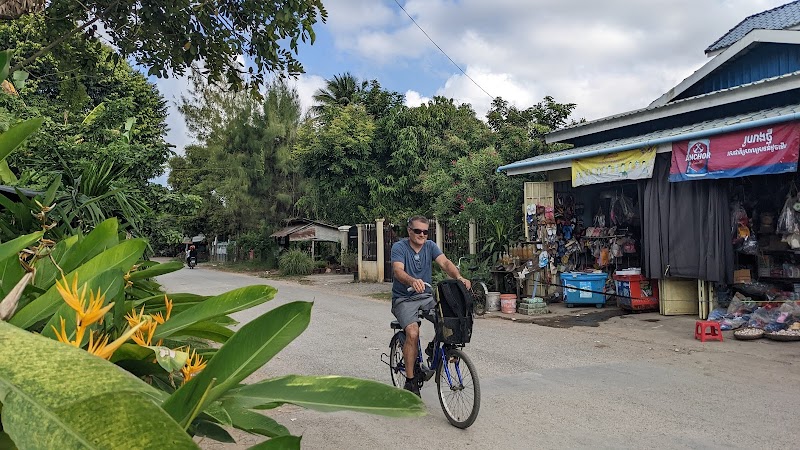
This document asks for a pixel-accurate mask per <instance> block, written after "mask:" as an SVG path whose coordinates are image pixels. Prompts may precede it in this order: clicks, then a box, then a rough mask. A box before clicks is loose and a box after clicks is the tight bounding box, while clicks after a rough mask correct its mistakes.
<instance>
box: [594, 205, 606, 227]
mask: <svg viewBox="0 0 800 450" xmlns="http://www.w3.org/2000/svg"><path fill="white" fill-rule="evenodd" d="M592 223H593V224H594V226H595V227H599V228H603V227H605V226H606V215H605V214H604V213H603V208H599V209H598V210H597V214H595V215H594V220H593V222H592Z"/></svg>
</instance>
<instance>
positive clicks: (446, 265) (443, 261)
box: [434, 253, 472, 289]
mask: <svg viewBox="0 0 800 450" xmlns="http://www.w3.org/2000/svg"><path fill="white" fill-rule="evenodd" d="M434 261H436V264H439V267H441V268H442V270H444V273H446V274H448V275H450V277H451V278H455V279H456V280H458V281H460V282H462V283H464V286H466V287H467V289H471V288H472V283H470V281H469V280H468V279H466V278H464V277H462V276H461V272H459V271H458V267H456V265H455V264H453V261H450V260H449V259H448V258H447V256H444V253H442V254H441V255H439V256H438V257H437V258H436V259H435V260H434Z"/></svg>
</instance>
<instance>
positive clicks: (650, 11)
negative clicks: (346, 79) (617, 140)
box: [328, 0, 787, 119]
mask: <svg viewBox="0 0 800 450" xmlns="http://www.w3.org/2000/svg"><path fill="white" fill-rule="evenodd" d="M786 1H787V0H706V1H702V2H698V1H696V0H649V1H646V2H631V1H630V0H607V1H603V2H597V1H594V0H570V1H563V0H492V1H491V2H487V1H485V0H460V1H453V0H407V1H405V2H401V3H403V5H404V7H405V9H406V10H407V11H408V12H409V13H410V14H411V15H412V17H414V19H415V20H416V22H417V23H418V24H419V25H420V26H421V27H422V28H423V29H424V30H425V31H426V32H427V33H428V35H430V36H431V38H432V39H433V40H434V41H435V42H436V43H437V44H439V46H441V47H442V49H444V51H445V52H447V54H448V55H449V56H450V57H451V58H452V59H453V60H454V61H455V62H456V64H458V65H459V66H460V67H461V68H463V69H465V70H466V71H467V73H468V74H469V75H470V76H471V77H473V78H474V79H475V80H476V81H477V82H478V83H479V84H480V85H481V86H483V87H484V88H485V89H486V90H487V91H489V92H490V93H491V94H492V95H495V96H497V95H500V96H503V97H504V98H506V99H507V100H509V101H512V102H514V103H516V104H517V106H520V107H527V106H530V105H532V104H535V103H536V102H538V101H539V100H541V98H542V97H543V96H545V95H552V96H553V97H554V98H555V100H556V101H558V102H563V103H567V102H573V103H577V104H578V107H577V110H576V114H575V115H576V117H585V118H587V119H594V118H598V117H601V116H605V115H611V114H617V113H620V112H624V111H627V110H630V109H636V108H642V107H645V106H647V105H648V104H649V103H650V102H651V101H652V100H654V99H656V98H657V97H659V96H660V95H661V94H662V93H664V92H665V91H667V90H668V89H670V88H672V87H673V86H675V84H677V83H678V82H680V80H682V79H684V78H685V77H687V76H689V75H690V74H691V73H692V71H694V70H696V69H697V68H698V67H700V66H701V65H702V64H704V63H705V62H706V61H707V59H706V58H705V56H704V54H703V50H704V49H705V48H706V47H707V46H709V45H711V44H712V43H713V42H714V41H715V40H716V39H717V38H719V37H721V36H722V35H723V34H725V33H726V32H727V31H728V30H729V29H731V28H733V27H734V26H735V25H736V24H738V23H739V22H740V21H741V20H743V19H744V18H745V17H747V16H748V15H751V14H755V13H759V12H761V11H764V10H767V9H770V8H773V7H776V6H780V5H782V4H784V3H786ZM370 5H371V6H370ZM370 8H373V9H370ZM328 10H329V12H330V13H331V22H330V24H331V31H332V33H333V35H334V39H335V40H336V46H337V47H338V48H340V49H342V50H344V51H348V52H352V53H353V54H354V55H355V56H357V57H360V58H361V63H363V64H364V65H365V66H367V67H372V68H374V69H375V70H376V71H377V70H378V69H380V70H384V71H385V70H392V69H395V68H396V70H404V71H405V72H408V73H407V74H406V76H405V78H406V79H407V81H406V84H405V85H403V86H402V87H400V90H401V91H405V90H409V91H414V92H417V93H420V96H422V95H431V94H433V92H430V93H429V92H424V91H423V90H421V89H420V87H419V86H415V84H414V82H415V81H414V80H415V79H416V78H417V77H415V75H414V73H413V72H415V71H422V70H429V71H430V73H429V76H441V74H440V71H441V69H442V68H446V70H449V71H450V75H446V76H444V77H443V78H442V86H441V87H440V88H439V89H438V91H437V93H438V94H443V95H448V96H453V97H455V98H457V99H459V100H462V101H470V102H472V103H473V106H474V108H475V109H476V111H478V112H479V114H480V112H481V111H483V110H485V108H486V106H487V105H488V102H489V101H490V99H489V98H488V97H487V96H486V94H483V93H482V92H480V89H478V88H477V87H475V86H474V85H472V83H471V82H470V81H469V80H468V79H466V78H465V77H464V76H463V75H462V74H461V73H460V72H459V71H458V69H456V68H455V67H453V66H452V64H451V63H450V62H449V61H448V60H447V57H445V56H444V55H442V54H441V53H440V52H439V50H438V49H436V47H435V46H434V45H433V44H431V43H430V42H429V41H428V40H427V38H426V37H425V35H424V34H423V33H422V32H421V31H420V30H419V29H418V28H417V27H416V25H414V24H413V23H412V22H411V21H410V20H409V19H408V17H407V16H406V15H405V13H403V12H402V11H400V9H399V8H397V7H396V6H394V2H393V1H384V2H369V1H367V0H338V1H337V2H336V3H331V5H330V6H328ZM372 11H374V12H375V20H374V21H371V20H369V14H370V13H371V12H372ZM345 16H346V18H347V20H345ZM334 19H335V21H336V23H334ZM340 24H346V26H344V25H342V26H340ZM432 61H438V63H435V67H430V66H431V62H432ZM402 68H405V69H402ZM363 71H364V69H362V72H363ZM434 71H435V72H434ZM395 78H403V77H402V76H398V74H395ZM525 102H527V104H526V103H525Z"/></svg>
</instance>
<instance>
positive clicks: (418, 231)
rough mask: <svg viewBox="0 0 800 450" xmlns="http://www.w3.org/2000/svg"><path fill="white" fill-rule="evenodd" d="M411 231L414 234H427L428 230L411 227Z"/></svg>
mask: <svg viewBox="0 0 800 450" xmlns="http://www.w3.org/2000/svg"><path fill="white" fill-rule="evenodd" d="M411 231H413V232H414V234H424V235H425V236H427V235H428V230H420V229H419V228H412V229H411Z"/></svg>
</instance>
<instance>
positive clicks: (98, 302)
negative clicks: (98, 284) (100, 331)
mask: <svg viewBox="0 0 800 450" xmlns="http://www.w3.org/2000/svg"><path fill="white" fill-rule="evenodd" d="M56 289H57V290H58V293H59V294H61V297H62V298H63V299H64V302H65V303H66V304H67V305H69V307H70V308H72V309H74V310H75V312H76V313H77V324H78V328H79V329H80V328H85V327H88V326H89V325H92V324H93V323H95V322H102V320H103V316H105V315H106V313H107V312H109V311H110V310H111V308H113V307H114V303H113V302H112V303H109V304H108V305H106V306H103V303H105V301H106V296H105V295H103V294H101V293H100V289H97V293H94V292H89V297H90V298H89V301H88V305H87V301H86V289H87V287H86V285H85V284H84V285H83V290H81V291H80V292H79V291H78V276H77V275H75V277H74V278H73V279H72V286H71V287H70V286H69V283H68V282H67V279H66V277H64V278H62V280H61V281H56ZM82 334H83V333H81V335H82Z"/></svg>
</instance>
